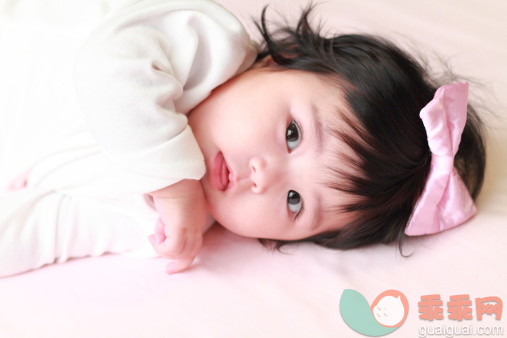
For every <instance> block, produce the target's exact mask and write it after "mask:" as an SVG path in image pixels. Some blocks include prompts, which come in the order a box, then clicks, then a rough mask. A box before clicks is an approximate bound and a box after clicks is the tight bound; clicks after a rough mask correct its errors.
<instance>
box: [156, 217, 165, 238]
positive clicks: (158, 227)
mask: <svg viewBox="0 0 507 338" xmlns="http://www.w3.org/2000/svg"><path fill="white" fill-rule="evenodd" d="M164 226H165V224H164V222H162V219H161V218H159V219H158V221H157V224H155V233H156V234H161V235H164V237H165V233H164Z"/></svg>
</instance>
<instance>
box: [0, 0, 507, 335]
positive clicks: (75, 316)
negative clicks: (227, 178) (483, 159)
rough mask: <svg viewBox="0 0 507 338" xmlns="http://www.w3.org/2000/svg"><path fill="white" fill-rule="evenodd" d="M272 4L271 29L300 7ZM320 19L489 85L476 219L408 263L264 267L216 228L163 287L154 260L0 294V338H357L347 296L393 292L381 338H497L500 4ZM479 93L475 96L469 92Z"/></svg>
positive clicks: (254, 253)
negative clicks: (490, 304) (492, 301)
mask: <svg viewBox="0 0 507 338" xmlns="http://www.w3.org/2000/svg"><path fill="white" fill-rule="evenodd" d="M218 2H219V3H222V4H223V5H224V6H225V7H227V8H229V9H230V10H231V11H233V12H234V13H235V14H236V15H237V16H238V17H239V18H240V19H241V20H243V21H244V22H245V24H246V25H247V26H248V27H249V28H250V29H251V31H252V32H253V29H252V27H253V26H252V25H251V24H250V23H249V20H250V16H251V15H253V16H254V17H258V16H259V13H260V11H261V8H262V6H263V5H264V4H265V3H266V1H261V0H255V1H248V2H239V1H233V0H220V1H218ZM271 3H272V6H271V7H272V9H271V10H270V11H268V18H271V19H274V17H275V16H276V13H275V11H274V9H276V10H279V11H280V12H282V13H288V14H289V15H292V18H294V17H295V16H294V14H295V13H297V12H298V9H299V8H300V7H301V6H303V5H305V4H307V3H308V1H306V0H298V1H281V0H280V1H271ZM316 13H317V14H318V15H319V16H320V17H321V18H322V19H323V22H324V24H325V27H326V29H329V30H337V29H338V30H340V31H342V32H351V31H360V32H370V33H376V34H379V35H383V36H387V37H390V38H393V39H395V40H396V41H398V42H400V43H402V44H403V45H405V46H411V47H413V46H414V44H415V45H417V47H416V48H417V49H420V50H429V51H437V52H438V53H440V54H441V55H443V56H444V57H445V59H446V60H448V61H449V62H450V64H451V65H452V67H453V69H454V70H455V71H456V72H457V73H458V74H463V75H467V76H470V77H473V78H474V79H477V80H478V81H479V82H481V83H485V84H486V89H487V90H486V91H485V93H484V95H483V98H484V102H487V105H488V108H490V109H491V110H492V111H494V112H495V113H496V114H498V117H494V116H489V115H488V117H487V119H488V120H489V121H490V125H491V128H490V137H489V142H488V144H487V147H488V148H487V149H488V156H489V157H488V163H487V173H486V175H487V176H486V181H485V186H484V189H483V192H482V194H481V195H480V198H479V200H478V203H477V207H478V215H477V216H476V217H475V218H473V219H472V220H471V221H470V222H469V223H467V224H465V225H463V226H459V227H457V228H454V229H451V230H449V231H446V232H444V233H442V234H439V235H435V236H425V237H420V238H412V239H411V240H410V241H408V243H407V245H406V247H405V249H404V253H405V254H412V256H410V257H409V258H403V257H401V256H400V255H399V253H398V250H397V247H396V246H395V245H388V246H386V245H377V246H372V247H369V248H365V249H357V250H350V251H334V250H329V249H324V248H321V247H317V246H315V245H312V244H301V245H297V246H292V247H287V248H286V249H284V252H285V253H277V252H274V253H273V252H270V251H269V250H267V249H265V248H263V247H262V246H261V245H260V244H259V243H258V242H257V241H256V240H254V239H246V238H241V237H239V236H236V235H234V234H232V233H230V232H227V231H226V230H224V229H223V228H220V227H218V226H215V227H214V228H212V229H211V230H210V231H209V233H208V234H207V235H206V238H205V243H204V247H203V250H202V252H201V253H200V255H199V262H198V264H196V265H195V266H194V267H193V268H192V269H191V270H189V271H188V272H185V273H181V274H176V275H171V276H169V275H166V274H165V273H164V267H165V261H164V260H163V259H141V258H134V257H128V256H115V255H108V256H103V257H96V258H85V259H75V260H71V261H70V262H68V263H64V264H57V265H53V266H48V267H45V268H42V269H40V270H38V271H34V272H30V273H26V274H22V275H18V276H14V277H10V278H6V279H1V280H0V337H122V338H127V337H238V336H241V337H362V335H361V334H359V333H357V332H355V331H354V330H352V329H351V328H350V327H349V326H348V325H347V323H346V322H345V321H344V319H343V318H342V316H341V314H340V300H341V296H342V293H343V292H344V290H346V289H352V290H356V291H358V292H359V293H361V294H362V295H363V296H364V297H365V298H366V300H367V301H368V303H369V304H371V303H372V302H373V301H374V299H375V298H376V297H377V295H379V294H380V293H382V292H383V291H385V290H389V289H395V290H398V291H400V292H402V293H403V294H404V295H405V296H406V297H407V300H408V305H409V310H408V314H407V318H406V320H405V322H404V323H403V325H402V326H401V327H400V328H399V329H398V330H396V331H395V332H393V333H390V334H388V336H389V337H416V336H424V333H428V332H431V330H433V332H435V330H438V329H437V328H440V330H441V332H444V333H445V332H446V331H445V330H447V332H449V329H448V328H449V327H457V328H456V329H453V330H461V331H463V330H464V329H463V328H464V327H470V328H469V329H470V330H475V331H473V332H475V334H474V335H472V336H477V335H479V330H481V329H482V331H484V330H487V329H490V330H493V329H494V328H502V329H503V331H502V334H503V335H505V334H506V332H505V331H506V330H507V325H506V324H507V323H506V319H505V317H507V316H506V315H505V313H504V314H502V315H501V319H499V320H497V317H496V316H495V314H494V313H492V314H483V315H482V320H479V317H480V316H479V313H480V308H479V306H478V305H477V304H478V303H476V301H477V299H478V298H483V297H498V298H499V299H501V300H503V302H504V303H507V291H506V287H505V285H507V268H506V266H507V265H506V263H505V262H506V259H507V208H506V207H505V206H506V205H507V168H506V166H505V163H507V152H506V151H505V144H507V63H506V61H505V60H507V39H506V37H507V25H505V22H504V20H505V13H507V4H506V2H504V1H503V0H494V1H493V0H491V1H488V2H479V1H475V2H471V1H468V2H464V1H462V2H456V1H445V2H442V1H438V0H424V1H423V0H421V1H410V2H407V1H401V0H393V1H389V2H382V3H381V2H378V1H374V0H364V1H352V0H340V1H328V2H326V3H323V4H322V5H320V6H318V7H317V11H316ZM0 33H1V32H0ZM254 36H257V35H255V34H254ZM478 88H479V87H478V86H476V85H475V84H474V83H472V84H471V91H472V92H477V89H478ZM0 102H1V101H0ZM1 109H2V107H0V113H3V112H1ZM429 295H437V296H439V298H440V300H441V301H442V307H441V308H442V309H443V312H442V315H443V319H441V320H438V319H434V320H431V319H421V318H420V315H421V316H423V317H424V316H425V315H424V312H421V313H420V311H423V308H422V307H419V304H418V303H419V302H421V301H422V299H423V297H425V296H429ZM460 295H466V296H465V297H464V298H467V299H468V300H469V301H470V302H471V305H470V306H469V307H468V306H465V308H470V309H471V312H470V315H471V319H461V320H459V319H452V318H453V316H452V315H451V314H452V313H453V312H452V311H453V304H454V303H448V302H450V301H451V297H454V296H460ZM492 309H493V308H492ZM504 310H505V309H504ZM426 318H429V317H426ZM482 331H481V332H482ZM456 332H458V331H454V333H455V335H456V336H459V335H458V334H456ZM484 332H485V331H484ZM436 336H441V337H443V336H444V335H443V334H441V335H436ZM497 336H498V335H497Z"/></svg>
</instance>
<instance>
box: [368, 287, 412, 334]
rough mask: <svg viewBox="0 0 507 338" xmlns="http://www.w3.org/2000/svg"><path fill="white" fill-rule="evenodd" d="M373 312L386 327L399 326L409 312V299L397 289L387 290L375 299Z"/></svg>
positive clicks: (376, 318)
mask: <svg viewBox="0 0 507 338" xmlns="http://www.w3.org/2000/svg"><path fill="white" fill-rule="evenodd" d="M370 309H371V312H372V314H373V317H374V318H375V320H376V321H377V322H378V323H379V324H380V325H382V326H385V327H399V326H401V324H403V322H404V321H405V318H406V317H407V314H408V300H407V297H405V295H404V294H403V293H401V292H399V291H397V290H386V291H384V292H382V293H381V294H380V295H378V296H377V298H376V299H375V300H374V301H373V303H372V305H371V307H370Z"/></svg>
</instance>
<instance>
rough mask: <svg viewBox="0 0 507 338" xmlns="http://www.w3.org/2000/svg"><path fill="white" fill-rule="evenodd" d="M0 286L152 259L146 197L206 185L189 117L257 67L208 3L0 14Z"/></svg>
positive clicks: (229, 19)
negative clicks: (26, 274)
mask: <svg viewBox="0 0 507 338" xmlns="http://www.w3.org/2000/svg"><path fill="white" fill-rule="evenodd" d="M0 46H2V47H1V48H2V53H0V74H1V76H0V93H1V94H0V95H1V96H0V186H2V185H4V186H5V185H7V184H9V182H11V181H12V179H13V178H14V177H15V176H17V175H19V174H22V173H26V175H25V176H23V177H22V178H21V181H23V180H24V179H26V187H24V188H23V189H21V190H16V191H5V190H4V191H3V192H0V276H7V275H12V274H15V273H20V272H23V271H26V270H29V269H34V268H38V267H40V266H42V265H44V264H48V263H52V262H55V261H58V262H63V261H65V260H67V259H68V258H69V257H83V256H88V255H100V254H103V253H105V252H114V253H120V252H126V251H132V250H137V249H141V248H146V247H149V244H148V242H147V240H146V237H147V235H148V234H150V233H152V232H153V228H154V225H155V222H156V220H157V218H158V216H157V214H156V211H155V210H154V208H153V206H152V203H151V201H150V198H149V197H148V196H147V195H145V193H148V192H151V191H154V190H157V189H160V188H163V187H166V186H168V185H171V184H173V183H176V182H178V181H180V180H182V179H200V178H201V177H202V176H203V175H204V172H205V166H204V161H203V157H202V154H201V152H200V150H199V147H198V144H197V142H196V141H195V138H194V137H193V135H192V132H191V129H190V127H189V126H188V124H187V117H186V114H187V113H188V112H189V111H190V110H191V109H192V108H193V107H195V106H196V105H197V104H198V103H200V102H201V101H202V100H204V99H205V98H206V97H207V96H208V95H209V94H210V92H211V91H212V90H213V89H214V88H216V87H217V86H219V85H220V84H222V83H224V82H225V81H227V80H228V79H230V78H232V77H233V76H235V75H237V74H239V73H241V72H243V71H245V70H246V69H248V68H249V67H250V66H251V65H252V64H253V62H254V59H255V56H256V48H255V45H254V43H252V41H251V40H250V37H249V35H248V34H247V33H246V31H245V29H244V27H243V26H242V25H241V23H240V22H239V21H238V20H237V18H235V17H234V16H233V15H232V14H231V13H229V12H228V11H227V10H225V9H224V8H223V7H221V6H220V5H218V4H216V3H214V2H212V1H209V0H143V1H133V0H121V1H119V0H116V1H114V0H109V1H108V0H103V1H85V0H83V1H72V2H68V4H67V2H59V1H53V0H40V1H38V2H35V3H34V2H31V1H7V2H4V3H2V4H1V5H0Z"/></svg>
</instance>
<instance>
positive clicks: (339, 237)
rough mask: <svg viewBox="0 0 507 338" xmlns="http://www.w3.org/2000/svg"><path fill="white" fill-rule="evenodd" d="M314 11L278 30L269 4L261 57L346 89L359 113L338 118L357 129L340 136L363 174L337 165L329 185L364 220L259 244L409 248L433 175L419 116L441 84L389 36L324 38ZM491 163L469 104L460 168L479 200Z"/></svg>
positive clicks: (480, 125) (262, 27) (351, 162)
mask: <svg viewBox="0 0 507 338" xmlns="http://www.w3.org/2000/svg"><path fill="white" fill-rule="evenodd" d="M314 7H315V6H314V5H313V4H310V5H309V6H308V7H307V8H305V9H304V10H303V11H302V14H301V16H300V18H299V20H298V21H297V24H296V25H295V27H290V25H288V24H287V23H286V24H285V25H281V26H278V29H277V30H276V31H274V32H273V33H272V32H270V31H269V30H268V28H267V24H266V9H267V6H265V7H264V8H263V10H262V15H261V19H260V23H258V22H256V21H254V23H255V25H256V27H257V29H258V30H259V32H260V34H261V35H262V38H263V40H264V41H263V42H262V44H261V49H260V51H259V53H258V56H257V60H260V59H262V58H264V57H266V56H270V57H271V58H272V60H273V61H274V63H275V64H276V66H275V67H276V68H277V69H278V70H282V71H283V70H302V71H308V72H314V73H319V74H324V75H326V76H327V77H330V78H334V79H335V80H336V81H335V83H337V84H339V86H340V88H341V89H342V90H344V92H345V99H346V102H347V104H348V106H349V109H350V111H351V113H352V115H353V116H348V115H347V114H343V113H341V112H339V111H337V116H339V117H340V118H342V119H345V121H346V122H347V123H348V125H349V126H350V127H351V128H352V129H353V131H354V132H353V133H350V132H343V131H340V130H337V129H335V130H334V131H333V133H334V135H335V136H336V137H337V138H339V139H340V140H341V141H343V142H344V143H345V144H346V145H347V146H348V147H350V149H352V150H353V152H354V153H355V158H352V157H348V162H347V163H348V165H349V167H351V168H353V169H355V170H352V171H347V172H344V171H343V170H337V169H333V168H331V169H333V171H334V175H333V176H334V177H335V179H334V180H333V181H332V182H328V183H327V185H328V186H329V187H330V188H333V189H337V190H339V191H341V192H345V193H347V194H350V195H352V196H355V197H356V198H355V199H354V202H352V203H349V204H347V205H341V206H337V209H339V210H340V211H341V212H353V213H354V214H357V216H356V217H354V219H353V220H352V221H350V222H349V223H347V224H346V225H345V226H343V227H341V228H340V229H338V230H334V231H328V232H325V233H321V234H317V235H315V236H312V237H309V238H305V239H301V240H296V241H283V240H271V239H259V241H260V242H261V243H262V244H263V245H265V246H270V245H271V246H272V247H273V248H276V249H280V248H281V247H282V246H283V245H285V244H288V243H296V242H307V241H310V242H314V243H316V244H319V245H322V246H325V247H330V248H337V249H350V248H357V247H361V246H365V245H370V244H375V243H385V244H387V243H392V242H394V241H397V243H398V247H399V249H400V251H401V247H402V243H403V240H404V239H405V238H406V235H405V234H404V230H405V227H406V225H407V222H408V220H409V217H410V215H411V213H412V210H413V208H414V205H415V203H416V201H417V199H418V197H419V196H420V195H421V193H422V191H423V188H424V185H425V182H426V178H427V176H428V174H429V170H430V161H431V153H430V150H429V146H428V143H427V136H426V131H425V129H424V125H423V123H422V121H421V119H420V117H419V112H420V110H421V109H422V108H423V107H424V106H425V105H426V104H427V103H428V102H430V101H431V99H432V98H433V96H434V94H435V91H436V89H437V88H438V87H439V86H440V84H439V83H438V82H437V81H436V80H434V79H431V78H430V76H429V75H428V73H427V71H426V70H425V68H424V67H423V66H422V65H421V63H420V62H418V61H417V60H416V59H415V58H414V57H412V56H411V55H409V54H408V53H406V52H404V51H402V50H401V49H400V48H398V47H397V46H395V45H394V44H393V43H392V42H390V41H388V40H386V39H383V38H380V37H377V36H373V35H367V34H342V35H337V36H334V37H330V38H326V37H324V36H321V33H320V31H321V28H320V27H317V28H316V29H313V28H312V27H311V26H310V24H309V20H308V18H309V15H310V13H311V12H312V10H313V8H314ZM338 152H340V151H339V150H338ZM342 156H343V154H342ZM485 158H486V152H485V145H484V124H483V122H482V120H481V118H480V116H479V115H478V114H477V112H476V111H475V110H474V108H473V107H472V106H470V105H469V106H468V116H467V122H466V125H465V129H464V131H463V134H462V137H461V143H460V147H459V150H458V152H457V154H456V156H455V160H454V166H455V168H456V169H457V171H458V173H459V174H460V175H461V178H462V180H463V182H464V183H465V185H466V187H467V189H468V191H469V192H470V195H471V196H472V198H473V199H474V200H475V198H476V197H477V195H478V194H479V192H480V190H481V187H482V183H483V180H484V170H485V163H486V160H485ZM344 182H345V183H344Z"/></svg>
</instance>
